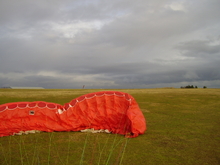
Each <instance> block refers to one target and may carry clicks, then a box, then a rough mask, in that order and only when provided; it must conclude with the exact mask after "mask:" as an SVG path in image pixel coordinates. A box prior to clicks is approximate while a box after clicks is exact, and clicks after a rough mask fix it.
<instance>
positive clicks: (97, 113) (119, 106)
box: [0, 91, 146, 137]
mask: <svg viewBox="0 0 220 165" xmlns="http://www.w3.org/2000/svg"><path fill="white" fill-rule="evenodd" d="M87 129H93V130H107V131H108V132H111V133H116V134H122V135H125V136H126V137H137V136H138V135H140V134H143V133H144V132H145V130H146V121H145V118H144V116H143V113H142V112H141V110H140V108H139V106H138V104H137V102H136V101H135V99H134V98H133V97H132V96H131V95H129V94H127V93H123V92H116V91H103V92H94V93H90V94H86V95H83V96H80V97H78V98H76V99H73V100H72V101H70V102H69V103H66V104H64V106H62V105H60V104H56V103H49V102H43V101H35V102H15V103H6V104H3V105H0V137H2V136H9V135H13V134H16V133H19V132H21V131H23V132H25V131H30V130H38V131H45V132H52V131H81V130H87ZM98 132H102V131H98Z"/></svg>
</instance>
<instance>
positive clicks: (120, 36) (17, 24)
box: [0, 0, 220, 88]
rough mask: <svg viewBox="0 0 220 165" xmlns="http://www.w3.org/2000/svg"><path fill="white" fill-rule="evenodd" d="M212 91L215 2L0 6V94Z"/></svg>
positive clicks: (217, 52)
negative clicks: (4, 90)
mask: <svg viewBox="0 0 220 165" xmlns="http://www.w3.org/2000/svg"><path fill="white" fill-rule="evenodd" d="M83 85H85V87H86V88H157V87H177V88H179V87H180V86H186V85H194V86H195V85H197V86H198V87H203V86H207V87H208V88H220V0H135V1H134V0H19V1H18V0H0V87H3V86H32V87H44V88H82V86H83Z"/></svg>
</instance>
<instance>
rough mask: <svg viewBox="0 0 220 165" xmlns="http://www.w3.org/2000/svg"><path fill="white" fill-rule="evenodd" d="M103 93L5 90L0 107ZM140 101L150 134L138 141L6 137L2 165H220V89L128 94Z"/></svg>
mask: <svg viewBox="0 0 220 165" xmlns="http://www.w3.org/2000/svg"><path fill="white" fill-rule="evenodd" d="M95 91H100V90H87V89H86V90H46V89H44V90H12V89H0V104H4V103H8V102H17V101H38V100H39V101H40V100H41V101H48V102H55V103H59V104H64V103H66V102H69V101H70V100H72V99H73V98H76V97H78V96H81V95H83V94H86V93H90V92H95ZM120 91H124V92H127V93H130V94H131V95H132V96H133V97H134V98H135V99H136V100H137V102H138V104H139V106H140V108H141V110H142V111H143V114H144V116H145V118H146V120H147V127H148V129H147V131H146V133H145V134H144V135H140V136H139V137H137V138H132V139H126V138H124V136H122V135H116V134H104V133H99V134H91V133H89V134H88V133H81V132H53V133H46V132H42V133H36V134H29V135H22V136H8V137H2V138H0V164H1V165H4V164H5V165H7V164H10V165H14V164H24V165H26V164H31V165H35V164H41V165H42V164H43V165H44V164H52V165H56V164H57V165H62V164H63V165H64V164H71V165H74V164H85V165H88V164H91V165H94V164H100V165H102V164H109V165H117V164H121V165H137V164H138V165H142V164H143V165H155V164H160V165H161V164H162V165H163V164H164V165H167V164H169V165H176V164H181V165H217V164H220V89H124V90H120Z"/></svg>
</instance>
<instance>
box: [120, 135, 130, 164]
mask: <svg viewBox="0 0 220 165" xmlns="http://www.w3.org/2000/svg"><path fill="white" fill-rule="evenodd" d="M128 140H130V139H128V138H126V139H125V144H124V148H123V150H122V155H121V159H120V162H119V165H121V164H122V160H123V158H124V154H125V149H126V147H127V144H128Z"/></svg>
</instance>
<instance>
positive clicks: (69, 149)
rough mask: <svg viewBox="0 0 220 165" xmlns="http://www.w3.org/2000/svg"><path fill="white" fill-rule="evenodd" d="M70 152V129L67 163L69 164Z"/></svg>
mask: <svg viewBox="0 0 220 165" xmlns="http://www.w3.org/2000/svg"><path fill="white" fill-rule="evenodd" d="M69 154H70V131H68V147H67V157H66V164H69Z"/></svg>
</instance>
